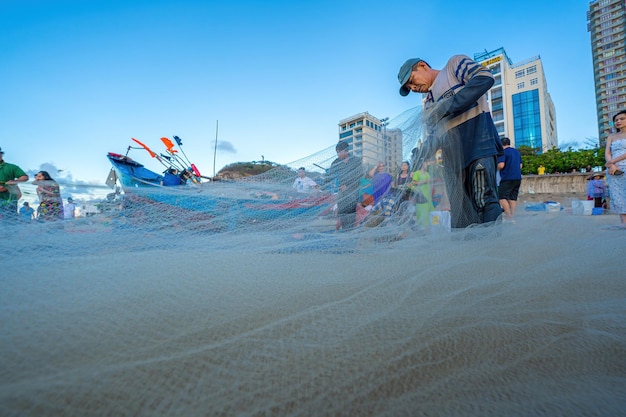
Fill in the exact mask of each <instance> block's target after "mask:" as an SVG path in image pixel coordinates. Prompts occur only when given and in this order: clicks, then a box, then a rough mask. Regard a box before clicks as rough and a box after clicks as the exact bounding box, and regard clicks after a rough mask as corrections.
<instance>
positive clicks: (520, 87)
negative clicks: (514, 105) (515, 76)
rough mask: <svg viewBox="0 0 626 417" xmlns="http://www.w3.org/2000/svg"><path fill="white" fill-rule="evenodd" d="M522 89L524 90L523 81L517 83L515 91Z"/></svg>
mask: <svg viewBox="0 0 626 417" xmlns="http://www.w3.org/2000/svg"><path fill="white" fill-rule="evenodd" d="M522 88H524V81H522V82H521V83H517V89H518V90H521V89H522Z"/></svg>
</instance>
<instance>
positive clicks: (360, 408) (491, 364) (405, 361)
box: [0, 118, 626, 416]
mask: <svg viewBox="0 0 626 417" xmlns="http://www.w3.org/2000/svg"><path fill="white" fill-rule="evenodd" d="M407 120H408V118H407ZM397 126H399V127H400V128H403V130H404V132H405V135H404V140H405V141H407V144H408V146H405V148H406V151H405V155H407V159H408V157H409V155H410V151H411V149H412V148H413V147H414V144H415V143H416V141H414V139H415V137H414V136H412V132H411V130H410V129H409V128H408V127H406V126H403V122H402V120H399V121H398V122H397ZM103 157H104V156H103ZM335 157H336V154H335V149H334V147H333V148H331V149H327V150H324V151H322V152H320V153H319V154H316V155H313V156H311V157H310V158H307V159H303V160H300V161H296V162H294V163H293V164H289V166H288V167H291V168H293V169H292V170H288V169H286V168H284V167H282V168H280V169H276V170H273V171H270V172H268V173H266V174H263V175H261V176H258V177H255V178H250V179H246V180H242V181H233V182H227V183H226V182H225V183H213V184H207V186H206V187H205V186H202V187H189V189H188V190H184V191H181V190H179V189H174V188H168V187H151V188H146V189H144V188H140V187H136V188H137V189H136V190H134V191H135V192H134V193H133V196H132V198H130V194H131V193H130V192H127V193H126V194H125V195H124V200H123V209H122V210H121V211H116V210H114V208H115V206H116V205H117V204H118V203H119V201H120V200H119V198H120V196H115V195H113V196H111V197H110V200H111V201H110V202H109V203H106V204H105V205H104V206H105V207H108V208H109V209H110V210H109V211H107V212H105V213H104V214H98V215H93V216H82V217H78V218H75V219H72V220H64V221H56V222H43V223H39V222H35V223H31V224H17V225H11V226H8V225H7V226H3V227H2V229H0V242H2V243H0V245H1V250H0V262H1V265H2V267H1V268H2V269H1V271H2V273H1V278H0V285H1V288H2V291H0V415H2V416H54V415H59V416H99V415H103V416H104V415H106V416H111V415H114V416H171V415H181V416H183V415H184V416H232V415H238V416H270V415H275V416H280V415H290V416H311V415H329V416H330V415H333V416H337V415H345V416H354V415H359V416H398V415H424V416H427V415H428V416H431V415H433V416H434V415H464V416H469V415H475V416H502V415H507V416H515V415H519V416H527V415H544V416H554V415H567V416H578V415H579V416H583V415H598V416H600V415H602V416H609V415H621V414H623V410H624V409H625V408H626V400H625V399H626V383H625V376H626V327H625V326H626V310H625V309H624V301H625V294H626V283H625V281H624V279H623V270H624V267H625V266H626V265H625V263H624V261H623V242H624V240H623V239H624V237H623V232H621V231H613V230H607V229H605V228H603V226H605V225H609V224H613V223H616V222H617V219H616V217H617V216H611V215H608V216H574V215H572V214H571V212H569V211H567V210H563V211H560V212H556V213H548V212H524V211H521V212H520V213H519V217H518V220H517V223H516V224H514V225H497V226H494V227H488V228H482V227H481V228H469V229H465V230H461V231H458V232H456V233H447V232H446V231H445V229H439V228H436V227H432V228H431V229H428V230H425V229H424V228H422V227H421V226H420V225H419V223H418V221H417V220H416V216H417V215H416V214H415V212H414V211H413V212H411V210H408V208H410V206H411V205H412V204H410V203H407V205H406V206H408V207H405V209H407V210H405V211H404V212H401V213H398V214H396V211H394V215H390V216H384V214H383V215H381V216H382V217H383V219H382V220H381V221H374V222H371V223H369V224H368V223H367V219H372V218H374V216H375V214H372V217H367V218H366V219H364V223H363V224H362V225H361V226H359V227H356V228H354V229H352V230H349V231H341V232H335V227H336V217H335V215H334V214H333V210H332V207H333V203H332V199H331V200H330V201H327V200H325V198H327V197H328V195H326V193H325V192H319V193H317V192H316V193H314V194H313V195H312V196H306V197H305V198H304V199H303V198H299V196H297V195H294V194H293V193H294V191H293V190H292V189H291V186H292V182H293V180H294V178H295V169H296V168H297V167H300V166H303V167H305V168H307V171H308V173H309V175H310V176H311V177H313V178H314V179H317V180H320V181H321V178H322V170H321V169H320V168H319V167H318V166H320V167H323V168H327V167H328V166H329V165H330V163H331V162H332V161H333V160H334V159H335ZM137 159H139V158H137ZM444 163H445V162H444ZM71 186H74V187H76V188H75V190H77V189H78V184H62V190H63V189H68V188H69V187H71ZM22 188H23V191H24V194H25V197H28V196H29V195H32V192H33V191H32V190H29V189H28V187H22ZM83 191H85V194H87V191H90V192H95V191H97V190H91V189H90V190H83ZM99 192H100V193H102V192H103V191H102V190H100V191H99ZM104 192H105V193H106V191H104ZM29 193H30V194H29ZM74 195H77V193H76V191H74ZM275 195H278V198H277V199H276V200H272V198H273V197H274V196H275ZM159 196H160V197H159ZM285 196H287V198H283V197H285ZM288 196H291V197H293V198H291V199H290V198H288ZM159 198H161V199H162V201H159V200H158V199H159ZM307 199H308V200H307ZM206 201H215V204H214V205H212V206H210V207H212V211H211V210H204V211H198V210H195V209H196V208H198V207H199V206H201V205H203V204H207V203H206ZM306 201H308V204H307V203H306ZM289 202H291V205H287V206H280V207H276V206H275V205H274V204H288V203H289ZM83 203H84V202H83ZM174 203H176V204H174ZM78 204H79V205H82V206H84V205H85V204H82V203H81V202H78ZM438 204H445V203H441V200H439V203H438ZM413 205H414V204H413ZM168 207H170V209H169V210H168V209H167V208H168ZM431 226H433V225H432V224H431ZM435 226H436V225H435ZM438 231H439V232H441V233H438Z"/></svg>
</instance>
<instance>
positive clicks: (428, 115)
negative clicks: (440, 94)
mask: <svg viewBox="0 0 626 417" xmlns="http://www.w3.org/2000/svg"><path fill="white" fill-rule="evenodd" d="M450 104H451V102H450V99H449V98H448V99H445V100H440V101H438V102H437V103H435V104H434V105H432V106H430V107H429V108H427V109H425V110H424V113H423V121H424V126H425V127H426V130H427V131H431V132H432V131H434V130H435V128H436V127H437V124H438V123H439V122H440V121H441V120H442V119H443V118H444V117H446V116H447V115H448V109H449V107H450Z"/></svg>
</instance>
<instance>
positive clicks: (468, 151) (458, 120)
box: [398, 55, 503, 228]
mask: <svg viewBox="0 0 626 417" xmlns="http://www.w3.org/2000/svg"><path fill="white" fill-rule="evenodd" d="M398 81H399V82H400V86H401V87H400V95H401V96H407V95H408V94H409V93H410V92H413V93H420V94H425V95H426V96H425V99H424V109H423V112H422V115H423V117H422V120H423V125H424V131H425V135H426V136H425V138H424V142H423V144H422V147H421V148H420V153H421V154H422V155H420V158H419V160H421V161H424V160H427V159H429V158H431V157H432V156H433V154H434V153H435V152H436V151H437V149H439V148H441V150H442V156H443V164H444V181H445V184H446V189H447V192H448V197H449V200H450V215H451V226H452V228H464V227H467V226H470V225H472V224H476V223H492V222H495V221H496V220H497V219H498V218H499V217H500V215H501V214H502V208H501V207H500V203H499V199H498V194H497V191H496V157H497V156H498V155H500V154H502V151H503V149H502V143H501V142H500V137H499V135H498V131H497V130H496V127H495V125H494V123H493V120H492V118H491V113H490V112H489V104H488V103H487V98H486V97H485V93H486V92H487V91H489V89H490V88H491V86H492V85H493V83H494V78H493V75H492V74H491V72H490V71H489V70H488V69H487V68H485V67H483V66H482V65H480V64H479V63H477V62H475V61H473V60H472V59H470V58H469V57H468V56H465V55H455V56H453V57H451V58H450V59H449V60H448V62H447V64H446V66H445V67H444V69H443V70H436V69H433V68H431V66H430V65H429V64H428V63H427V62H426V61H424V60H423V59H421V58H412V59H409V60H407V61H406V62H405V63H404V64H403V65H402V66H401V67H400V71H399V72H398ZM416 168H419V166H416Z"/></svg>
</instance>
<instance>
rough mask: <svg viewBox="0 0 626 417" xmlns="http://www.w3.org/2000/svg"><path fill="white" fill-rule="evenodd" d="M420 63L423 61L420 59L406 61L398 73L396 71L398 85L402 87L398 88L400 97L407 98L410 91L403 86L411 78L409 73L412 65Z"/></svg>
mask: <svg viewBox="0 0 626 417" xmlns="http://www.w3.org/2000/svg"><path fill="white" fill-rule="evenodd" d="M422 61H424V60H423V59H421V58H411V59H407V60H406V61H405V62H404V64H402V66H401V67H400V71H398V81H399V82H400V85H401V86H402V87H400V95H401V96H408V95H409V92H410V91H411V90H409V89H408V88H406V87H405V86H404V84H406V83H407V81H409V78H411V71H412V70H413V65H415V64H417V63H418V62H422ZM424 62H425V61H424Z"/></svg>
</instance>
